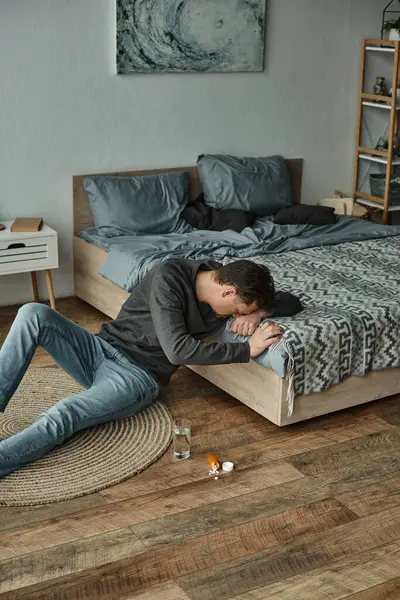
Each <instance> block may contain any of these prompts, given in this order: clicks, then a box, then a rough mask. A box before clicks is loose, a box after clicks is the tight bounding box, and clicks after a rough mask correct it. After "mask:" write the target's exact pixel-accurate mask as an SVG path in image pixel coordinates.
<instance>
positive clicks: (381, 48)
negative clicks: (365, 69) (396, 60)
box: [365, 40, 395, 53]
mask: <svg viewBox="0 0 400 600" xmlns="http://www.w3.org/2000/svg"><path fill="white" fill-rule="evenodd" d="M382 41H386V40H382ZM365 49H366V50H369V51H371V50H372V52H392V53H394V52H395V48H394V47H393V46H365Z"/></svg>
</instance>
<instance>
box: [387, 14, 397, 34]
mask: <svg viewBox="0 0 400 600" xmlns="http://www.w3.org/2000/svg"><path fill="white" fill-rule="evenodd" d="M391 29H397V31H398V32H399V33H400V17H397V19H390V21H385V23H384V25H383V30H384V31H390V30H391Z"/></svg>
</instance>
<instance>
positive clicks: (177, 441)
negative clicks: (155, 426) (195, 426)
mask: <svg viewBox="0 0 400 600" xmlns="http://www.w3.org/2000/svg"><path fill="white" fill-rule="evenodd" d="M191 430H192V423H191V422H190V421H189V419H175V421H174V435H173V440H172V446H173V450H174V457H175V458H179V459H182V460H184V459H185V458H189V456H190V435H191Z"/></svg>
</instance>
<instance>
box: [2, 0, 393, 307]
mask: <svg viewBox="0 0 400 600" xmlns="http://www.w3.org/2000/svg"><path fill="white" fill-rule="evenodd" d="M384 4H385V1H384V0H383V1H381V0H334V1H332V0H270V2H269V9H268V13H269V14H268V25H267V43H266V69H265V72H263V73H245V74H223V75H221V74H162V75H130V76H117V75H116V74H115V66H114V54H115V48H114V46H115V40H114V38H115V25H114V22H115V7H114V2H113V1H112V0H57V2H55V1H54V0H35V1H34V2H32V1H30V0H3V1H2V2H0V220H1V219H3V220H4V219H7V218H9V219H11V218H12V217H14V216H30V215H41V216H43V217H44V218H45V220H46V222H47V223H48V224H49V225H51V226H52V227H54V228H55V229H57V230H58V232H59V236H60V265H61V266H60V269H59V270H58V272H56V273H55V274H54V284H55V291H56V294H57V295H58V296H65V295H70V294H73V278H72V252H71V237H72V202H71V198H72V193H71V176H72V174H74V173H84V172H101V171H106V170H114V169H116V170H123V169H134V168H146V167H148V168H155V167H162V166H173V165H180V164H181V165H185V164H193V163H194V162H195V160H196V157H197V155H198V154H199V153H201V152H221V153H231V154H239V155H245V154H248V155H268V154H271V153H281V154H283V155H285V156H286V157H299V156H302V157H304V159H305V173H304V201H306V202H309V203H314V202H316V201H317V200H318V199H319V198H321V197H324V196H325V197H326V196H329V195H331V194H332V192H333V190H334V188H335V187H340V188H341V189H344V190H345V191H351V183H352V171H353V155H354V135H355V122H356V102H357V91H358V80H359V59H360V39H361V38H362V37H368V36H373V37H377V36H378V35H379V29H380V18H381V10H382V7H383V6H384ZM42 291H43V293H44V295H45V293H46V292H45V289H44V286H43V285H42ZM30 298H31V289H30V277H29V276H28V275H19V276H9V277H1V278H0V303H1V304H3V305H4V304H9V303H14V302H20V301H26V300H29V299H30Z"/></svg>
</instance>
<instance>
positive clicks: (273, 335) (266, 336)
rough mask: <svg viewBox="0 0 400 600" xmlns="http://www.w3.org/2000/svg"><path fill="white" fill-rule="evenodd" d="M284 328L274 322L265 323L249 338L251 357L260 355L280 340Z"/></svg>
mask: <svg viewBox="0 0 400 600" xmlns="http://www.w3.org/2000/svg"><path fill="white" fill-rule="evenodd" d="M282 333H283V329H282V328H281V327H279V325H275V324H274V323H268V322H266V323H263V324H262V325H261V326H260V327H259V328H258V329H257V331H256V332H255V333H253V335H252V336H251V338H250V339H249V340H248V342H249V346H250V358H255V357H256V356H259V354H261V353H262V352H264V350H266V349H267V348H269V347H270V346H272V345H273V344H275V343H276V342H278V341H279V339H280V337H281V335H282Z"/></svg>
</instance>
